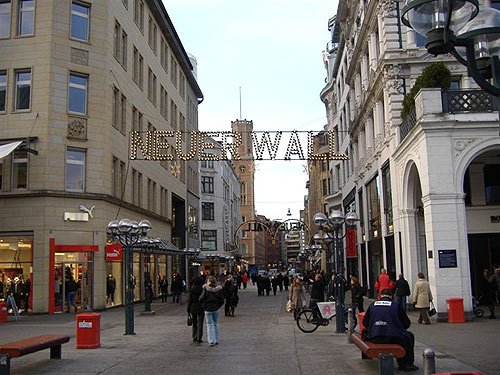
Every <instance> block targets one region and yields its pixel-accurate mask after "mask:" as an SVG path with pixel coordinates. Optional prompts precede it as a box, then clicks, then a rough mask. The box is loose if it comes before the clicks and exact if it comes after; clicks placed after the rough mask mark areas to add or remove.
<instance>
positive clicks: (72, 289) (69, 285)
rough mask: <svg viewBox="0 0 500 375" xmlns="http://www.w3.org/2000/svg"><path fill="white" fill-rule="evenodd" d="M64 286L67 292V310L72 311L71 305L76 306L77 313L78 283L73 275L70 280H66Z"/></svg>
mask: <svg viewBox="0 0 500 375" xmlns="http://www.w3.org/2000/svg"><path fill="white" fill-rule="evenodd" d="M64 287H65V292H66V312H67V313H69V312H71V310H70V306H73V307H74V308H75V314H76V312H77V310H78V306H77V305H76V302H75V295H76V292H77V290H78V284H77V283H76V281H75V279H74V278H73V276H71V277H70V278H69V279H68V280H66V283H65V285H64Z"/></svg>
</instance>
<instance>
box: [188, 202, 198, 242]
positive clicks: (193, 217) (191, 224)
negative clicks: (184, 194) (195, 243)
mask: <svg viewBox="0 0 500 375" xmlns="http://www.w3.org/2000/svg"><path fill="white" fill-rule="evenodd" d="M188 234H189V236H190V237H191V238H195V239H196V238H198V210H197V209H196V208H194V207H193V206H188Z"/></svg>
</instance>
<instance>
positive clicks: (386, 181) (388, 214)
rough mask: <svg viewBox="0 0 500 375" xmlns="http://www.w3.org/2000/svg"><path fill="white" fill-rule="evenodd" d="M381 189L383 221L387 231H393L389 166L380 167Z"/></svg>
mask: <svg viewBox="0 0 500 375" xmlns="http://www.w3.org/2000/svg"><path fill="white" fill-rule="evenodd" d="M382 189H383V196H384V213H385V222H386V225H387V233H392V232H393V231H394V225H393V222H394V217H393V212H392V186H391V170H390V169H389V166H387V167H385V168H384V169H382Z"/></svg>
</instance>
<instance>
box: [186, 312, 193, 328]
mask: <svg viewBox="0 0 500 375" xmlns="http://www.w3.org/2000/svg"><path fill="white" fill-rule="evenodd" d="M187 325H188V327H190V326H192V325H193V317H192V316H191V314H188V318H187Z"/></svg>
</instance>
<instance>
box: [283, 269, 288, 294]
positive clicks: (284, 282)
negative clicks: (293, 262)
mask: <svg viewBox="0 0 500 375" xmlns="http://www.w3.org/2000/svg"><path fill="white" fill-rule="evenodd" d="M288 285H290V278H289V277H288V272H286V273H285V274H284V275H283V287H284V288H285V291H286V292H288Z"/></svg>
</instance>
